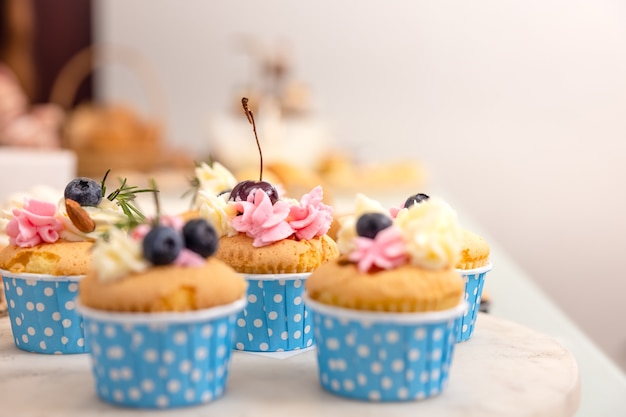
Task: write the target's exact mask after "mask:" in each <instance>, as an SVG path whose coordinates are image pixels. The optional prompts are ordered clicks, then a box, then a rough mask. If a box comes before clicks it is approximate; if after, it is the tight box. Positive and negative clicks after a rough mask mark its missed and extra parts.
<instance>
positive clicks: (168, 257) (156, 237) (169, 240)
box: [143, 226, 183, 265]
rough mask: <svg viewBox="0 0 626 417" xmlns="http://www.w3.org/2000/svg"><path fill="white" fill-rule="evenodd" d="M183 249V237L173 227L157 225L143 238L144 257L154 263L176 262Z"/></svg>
mask: <svg viewBox="0 0 626 417" xmlns="http://www.w3.org/2000/svg"><path fill="white" fill-rule="evenodd" d="M182 249H183V237H182V236H181V235H180V234H179V233H177V232H176V231H175V230H174V229H172V228H171V227H166V226H156V227H154V228H153V229H152V230H150V231H149V232H148V234H147V235H146V236H145V237H144V238H143V257H144V258H146V259H147V260H148V261H150V262H151V263H152V264H153V265H167V264H171V263H172V262H174V260H175V259H176V258H177V257H178V254H179V253H180V251H181V250H182Z"/></svg>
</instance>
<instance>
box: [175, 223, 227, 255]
mask: <svg viewBox="0 0 626 417" xmlns="http://www.w3.org/2000/svg"><path fill="white" fill-rule="evenodd" d="M183 238H184V239H185V247H186V248H187V249H189V250H192V251H194V252H195V253H197V254H198V255H200V256H202V257H203V258H208V257H209V256H211V255H213V254H214V253H215V251H216V250H217V244H218V242H219V238H218V237H217V232H216V231H215V228H214V227H213V225H211V223H209V222H207V221H206V220H204V219H193V220H189V221H188V222H187V223H185V226H183Z"/></svg>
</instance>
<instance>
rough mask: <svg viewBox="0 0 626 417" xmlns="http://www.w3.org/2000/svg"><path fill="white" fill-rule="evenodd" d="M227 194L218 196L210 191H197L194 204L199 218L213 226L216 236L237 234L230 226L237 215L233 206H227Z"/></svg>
mask: <svg viewBox="0 0 626 417" xmlns="http://www.w3.org/2000/svg"><path fill="white" fill-rule="evenodd" d="M228 197H229V196H228V194H222V195H220V196H218V195H215V194H214V193H213V192H210V191H203V190H200V191H198V195H197V201H196V203H197V204H198V206H199V209H200V217H202V218H203V219H205V220H207V221H208V222H209V223H211V224H212V225H213V227H214V228H215V231H216V232H217V235H218V236H219V237H222V236H235V235H236V234H237V233H238V232H237V231H236V230H235V229H234V228H233V226H232V218H233V217H234V216H235V215H236V214H237V213H236V209H235V207H234V205H232V204H228Z"/></svg>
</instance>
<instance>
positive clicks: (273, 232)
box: [233, 189, 294, 247]
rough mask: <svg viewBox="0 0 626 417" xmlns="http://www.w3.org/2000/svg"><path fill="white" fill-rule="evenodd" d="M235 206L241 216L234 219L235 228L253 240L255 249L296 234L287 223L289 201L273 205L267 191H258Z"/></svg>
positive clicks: (237, 202) (235, 203)
mask: <svg viewBox="0 0 626 417" xmlns="http://www.w3.org/2000/svg"><path fill="white" fill-rule="evenodd" d="M234 205H235V208H236V209H237V211H238V212H239V213H241V214H240V215H238V216H236V217H235V218H233V228H234V229H235V230H236V231H238V232H240V233H245V234H246V235H247V236H249V237H251V238H253V239H254V242H253V243H252V246H254V247H260V246H265V245H269V244H271V243H274V242H276V241H279V240H282V239H286V238H288V237H289V236H291V235H292V234H293V233H294V231H293V228H292V227H291V226H290V225H289V223H288V221H287V217H288V216H289V212H290V207H291V205H290V204H289V203H288V202H287V201H280V200H279V201H277V202H276V203H275V204H273V205H272V202H271V201H270V198H269V197H268V195H267V194H266V193H265V191H263V190H261V189H257V190H255V191H254V193H250V194H249V195H248V198H247V199H246V201H236V202H234Z"/></svg>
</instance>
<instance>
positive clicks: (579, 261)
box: [0, 0, 626, 369]
mask: <svg viewBox="0 0 626 417" xmlns="http://www.w3.org/2000/svg"><path fill="white" fill-rule="evenodd" d="M0 5H1V6H2V13H0V16H1V17H2V19H1V20H2V22H1V24H0V31H1V33H2V43H1V45H0V61H2V62H3V63H4V64H5V65H6V66H7V67H8V68H9V69H10V71H8V70H6V68H5V70H3V71H0V114H4V115H5V116H4V118H0V158H2V154H5V156H6V155H8V152H9V149H15V148H19V149H25V148H28V149H31V150H32V149H37V150H40V149H47V151H46V152H47V153H46V154H45V155H46V157H45V159H46V160H51V158H53V156H54V155H56V154H59V155H65V154H64V151H67V150H70V151H71V152H72V154H73V155H76V156H77V159H76V161H77V164H78V165H77V167H78V170H79V172H82V173H89V172H90V170H91V171H92V172H94V171H95V172H102V171H103V169H106V167H111V165H112V164H113V165H114V166H115V167H116V168H119V169H130V170H136V171H139V172H154V171H155V170H161V172H166V171H167V172H169V171H174V172H175V171H180V170H182V171H185V170H186V169H187V170H189V169H191V167H192V166H193V161H198V160H206V159H207V158H208V156H209V154H210V155H211V156H213V157H214V158H216V159H217V160H220V161H223V162H224V163H225V164H226V165H227V166H229V168H231V169H233V170H235V171H242V170H243V171H245V170H246V169H247V168H248V167H249V166H253V170H254V172H256V170H258V158H257V154H256V147H255V146H254V144H253V142H252V141H253V138H252V135H251V130H250V128H249V125H248V124H247V121H246V120H245V118H244V117H243V113H242V112H241V110H240V109H239V107H238V100H239V99H240V98H241V96H242V95H243V94H245V95H248V96H250V98H251V101H252V103H253V105H254V106H255V107H254V109H255V110H256V111H257V115H258V118H259V128H260V133H261V135H260V136H261V138H262V141H263V146H264V152H265V154H264V155H265V157H266V159H267V162H269V164H270V168H272V165H271V164H276V166H278V164H280V163H281V162H285V161H286V162H288V163H289V165H290V166H291V168H294V167H295V168H297V170H296V171H295V173H294V172H293V171H292V176H291V177H290V178H292V179H293V178H295V177H294V176H295V175H297V174H303V173H307V174H311V173H312V174H311V175H316V176H317V177H315V178H316V179H317V178H318V177H319V178H321V180H323V181H327V182H328V183H329V184H331V186H334V187H335V189H341V188H342V187H344V189H345V188H350V186H352V187H353V188H359V187H361V188H363V189H365V188H367V189H375V190H376V192H377V193H382V192H384V191H385V190H394V189H396V187H397V186H400V185H406V186H408V187H413V188H414V189H415V188H416V187H418V188H420V189H419V190H415V192H417V191H428V192H433V193H440V194H443V195H444V196H446V197H449V198H450V200H451V201H452V202H454V204H455V205H458V206H459V207H462V210H463V212H465V213H468V214H469V215H471V216H472V217H473V218H475V219H476V220H477V221H478V222H479V223H480V224H481V225H482V226H483V227H484V229H485V230H487V231H488V232H489V235H490V236H492V237H493V238H494V239H496V240H497V241H498V242H499V243H500V244H501V245H502V247H504V248H506V249H507V251H508V252H509V254H510V255H511V256H512V257H513V258H514V259H515V260H516V261H517V262H519V264H520V265H521V266H522V268H524V269H525V270H526V271H527V272H528V274H529V275H530V276H531V277H532V278H533V279H534V281H535V282H536V283H537V284H538V285H539V286H540V287H541V288H542V289H543V290H544V291H545V292H546V293H547V294H548V295H549V296H550V297H551V298H552V299H553V300H554V302H555V303H556V304H557V305H558V306H560V307H561V308H562V309H563V310H564V311H565V312H566V314H567V315H569V316H570V317H571V318H572V319H573V320H574V321H575V322H576V323H577V324H578V325H579V326H580V328H581V329H582V330H583V331H584V332H586V333H587V334H588V335H589V336H590V337H591V338H592V340H593V341H594V342H595V343H597V345H598V346H600V347H601V349H603V350H604V351H605V352H606V353H607V354H608V355H609V356H610V357H611V358H612V359H613V360H614V361H615V362H616V363H618V364H619V365H620V366H621V367H622V368H624V369H626V330H624V329H625V327H624V325H623V323H622V321H621V320H622V318H623V317H626V304H625V303H624V302H623V294H624V293H625V292H626V279H625V278H626V276H625V275H626V274H625V273H624V272H623V271H624V269H623V267H622V257H623V252H624V251H625V250H626V217H625V216H624V215H623V208H624V207H625V205H626V197H625V193H624V186H625V185H626V184H625V182H626V166H625V165H626V164H625V157H626V3H624V2H622V1H618V0H580V1H575V2H572V1H565V0H542V1H538V0H529V1H525V2H519V1H506V0H504V1H480V0H477V1H472V2H466V1H458V0H455V1H447V0H443V1H438V2H426V1H407V0H402V1H401V0H390V1H386V2H374V1H360V2H358V3H356V2H334V1H329V0H318V1H316V2H308V3H302V2H299V3H297V4H296V3H294V2H290V1H287V0H272V1H265V2H258V1H251V0H240V1H238V2H235V3H233V2H228V1H224V0H216V1H211V2H206V1H201V0H187V1H185V2H180V1H174V0H135V1H132V2H128V1H122V0H106V1H103V0H91V1H86V0H56V1H55V2H46V1H45V0H0ZM16 85H17V86H19V87H20V88H19V89H17V88H16V87H15V86H16ZM51 103H52V104H51ZM18 121H19V122H20V123H18ZM42 138H43V139H42ZM63 157H67V155H65V156H59V158H61V159H62V158H63ZM61 163H65V164H67V162H61ZM51 169H52V170H53V171H54V168H51ZM280 173H281V172H280V170H279V169H278V168H276V172H275V174H276V175H280ZM39 178H41V176H40V177H39ZM162 178H163V181H167V180H166V179H165V178H167V177H165V175H164V176H163V177H162ZM178 178H182V179H183V180H184V178H185V177H184V175H182V174H180V175H179V176H178ZM307 178H309V179H310V178H311V176H309V177H307ZM12 184H13V183H11V184H8V185H7V184H3V187H4V188H3V189H2V190H3V192H5V193H6V192H7V191H8V187H9V186H10V185H12ZM171 186H172V187H178V186H179V182H176V180H172V184H171ZM331 189H332V187H331ZM181 191H184V190H181ZM496 272H497V265H496V268H495V269H494V273H493V278H494V279H503V280H504V279H506V277H505V276H498V275H496ZM494 301H495V302H497V300H494ZM529 308H532V305H531V306H529Z"/></svg>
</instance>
